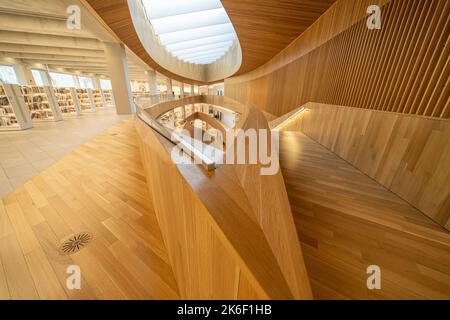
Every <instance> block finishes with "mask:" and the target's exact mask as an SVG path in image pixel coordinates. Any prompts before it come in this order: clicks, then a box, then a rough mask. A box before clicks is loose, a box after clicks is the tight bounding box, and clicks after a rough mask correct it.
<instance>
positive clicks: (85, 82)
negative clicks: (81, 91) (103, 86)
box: [78, 77, 94, 89]
mask: <svg viewBox="0 0 450 320" xmlns="http://www.w3.org/2000/svg"><path fill="white" fill-rule="evenodd" d="M78 80H80V86H81V88H90V89H94V83H93V82H92V78H88V77H78Z"/></svg>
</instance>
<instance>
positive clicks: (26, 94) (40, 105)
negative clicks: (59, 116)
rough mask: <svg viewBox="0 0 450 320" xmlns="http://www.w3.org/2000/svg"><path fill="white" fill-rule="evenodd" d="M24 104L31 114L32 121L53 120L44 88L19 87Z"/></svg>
mask: <svg viewBox="0 0 450 320" xmlns="http://www.w3.org/2000/svg"><path fill="white" fill-rule="evenodd" d="M20 89H21V91H22V95H23V99H24V101H25V104H26V105H27V106H28V109H29V110H30V113H31V119H32V120H53V119H54V116H53V111H52V110H51V108H50V103H49V101H48V97H47V94H46V93H45V89H44V87H38V86H21V87H20Z"/></svg>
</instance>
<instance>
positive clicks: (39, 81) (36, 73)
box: [31, 69, 44, 86]
mask: <svg viewBox="0 0 450 320" xmlns="http://www.w3.org/2000/svg"><path fill="white" fill-rule="evenodd" d="M41 72H42V71H40V70H34V69H32V70H31V73H32V74H33V78H34V82H36V85H37V86H43V85H44V81H43V80H42V76H41Z"/></svg>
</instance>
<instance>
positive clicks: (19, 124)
mask: <svg viewBox="0 0 450 320" xmlns="http://www.w3.org/2000/svg"><path fill="white" fill-rule="evenodd" d="M32 126H33V124H32V122H31V118H30V114H29V111H28V106H27V105H26V104H25V102H24V101H23V98H22V94H21V90H20V87H19V86H18V85H12V84H3V85H0V131H7V130H24V129H28V128H31V127H32Z"/></svg>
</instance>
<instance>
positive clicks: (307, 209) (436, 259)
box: [280, 132, 450, 299]
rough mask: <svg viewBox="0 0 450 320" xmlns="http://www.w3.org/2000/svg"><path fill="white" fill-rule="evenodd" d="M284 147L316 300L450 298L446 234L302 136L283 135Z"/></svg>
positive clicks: (287, 180)
mask: <svg viewBox="0 0 450 320" xmlns="http://www.w3.org/2000/svg"><path fill="white" fill-rule="evenodd" d="M280 150H281V154H280V160H281V161H280V162H281V168H282V172H283V176H284V179H285V183H286V187H287V191H288V195H289V199H290V202H291V207H292V211H293V213H294V219H295V223H296V226H297V230H298V233H299V237H300V240H301V244H302V249H303V253H304V257H305V262H306V266H307V269H308V273H309V276H310V279H311V284H312V288H313V293H314V296H315V298H317V299H406V298H408V299H450V234H449V233H448V232H447V231H445V230H444V229H443V228H442V227H440V226H439V225H437V224H436V223H434V222H433V221H431V220H430V219H429V218H427V217H426V216H425V215H423V214H422V213H421V212H419V211H418V210H416V209H415V208H413V207H412V206H410V205H409V204H407V203H406V202H405V201H403V200H402V199H400V198H399V197H398V196H396V195H395V194H393V193H392V192H390V191H388V190H387V189H385V188H384V187H382V186H381V185H379V184H378V183H377V182H375V181H374V180H372V179H371V178H369V177H368V176H366V175H364V174H363V173H361V172H360V171H359V170H357V169H355V168H354V167H352V166H351V165H350V164H348V163H347V162H345V161H344V160H342V159H341V158H339V157H337V156H336V155H335V154H333V153H332V152H330V151H328V150H327V149H326V148H324V147H323V146H321V145H320V144H318V143H316V142H314V141H313V140H311V139H310V138H308V137H306V136H305V135H303V134H302V133H298V132H281V133H280ZM372 264H375V265H378V266H380V268H381V290H373V291H371V290H368V289H367V286H366V280H367V277H368V275H367V274H366V268H367V266H369V265H372Z"/></svg>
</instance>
